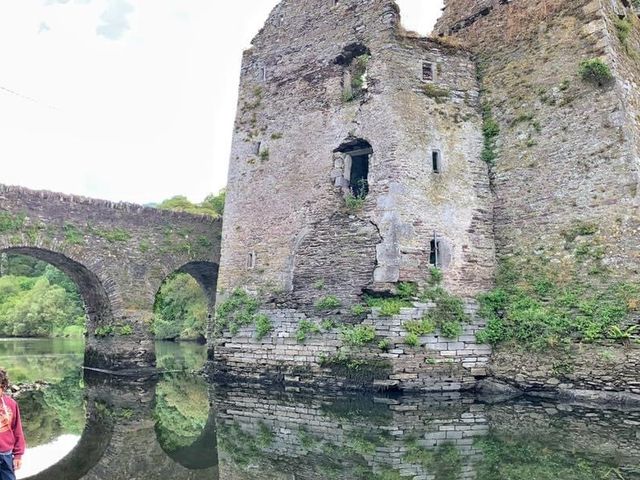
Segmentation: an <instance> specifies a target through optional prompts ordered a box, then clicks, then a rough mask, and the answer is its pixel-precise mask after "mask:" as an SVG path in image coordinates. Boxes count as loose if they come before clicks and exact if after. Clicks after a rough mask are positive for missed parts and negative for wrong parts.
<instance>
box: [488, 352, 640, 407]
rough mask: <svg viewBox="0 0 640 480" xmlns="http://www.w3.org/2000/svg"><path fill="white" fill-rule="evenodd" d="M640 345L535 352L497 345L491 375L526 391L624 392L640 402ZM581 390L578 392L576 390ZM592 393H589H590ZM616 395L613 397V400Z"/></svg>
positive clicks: (623, 398) (627, 399)
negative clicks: (639, 373) (639, 375)
mask: <svg viewBox="0 0 640 480" xmlns="http://www.w3.org/2000/svg"><path fill="white" fill-rule="evenodd" d="M639 371H640V345H634V344H632V343H629V344H628V345H626V346H624V345H618V346H615V345H609V346H606V347H605V346H599V345H580V346H575V347H573V348H571V349H568V350H566V351H557V352H545V353H535V352H531V351H526V350H518V349H517V348H514V347H500V348H498V349H496V350H495V351H494V353H493V356H492V358H491V363H490V365H489V375H490V376H491V377H492V378H495V379H496V380H499V381H502V382H505V383H508V384H510V385H512V386H514V387H516V388H518V389H520V390H522V391H524V392H529V393H551V394H558V393H559V394H561V395H564V396H573V395H575V394H576V393H578V394H579V393H580V392H579V391H591V392H593V391H599V392H611V393H615V394H622V395H620V396H619V397H618V398H619V399H620V401H621V402H631V401H633V402H634V403H636V404H640V378H639V377H638V372H639ZM576 391H578V392H576ZM590 394H591V393H587V395H590ZM615 397H616V395H612V396H611V397H610V401H611V400H613V399H615Z"/></svg>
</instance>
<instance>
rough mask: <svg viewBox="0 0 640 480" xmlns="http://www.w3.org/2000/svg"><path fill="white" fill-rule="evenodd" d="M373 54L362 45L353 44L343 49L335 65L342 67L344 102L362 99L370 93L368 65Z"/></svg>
mask: <svg viewBox="0 0 640 480" xmlns="http://www.w3.org/2000/svg"><path fill="white" fill-rule="evenodd" d="M370 58H371V52H370V51H369V49H368V48H367V47H366V45H363V44H362V43H351V44H349V45H347V46H346V47H344V48H343V49H342V53H341V54H340V55H338V56H337V57H336V59H335V63H337V64H338V65H340V66H342V100H343V101H344V102H350V101H352V100H355V99H358V98H362V97H363V96H364V95H365V93H366V92H367V91H368V88H369V87H368V80H367V77H368V65H369V60H370Z"/></svg>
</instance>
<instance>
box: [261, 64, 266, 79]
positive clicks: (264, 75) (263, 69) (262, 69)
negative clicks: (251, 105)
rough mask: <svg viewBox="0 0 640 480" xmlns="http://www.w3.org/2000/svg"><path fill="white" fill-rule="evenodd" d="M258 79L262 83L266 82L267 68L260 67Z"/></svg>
mask: <svg viewBox="0 0 640 480" xmlns="http://www.w3.org/2000/svg"><path fill="white" fill-rule="evenodd" d="M260 78H261V80H262V81H263V82H266V81H267V67H260Z"/></svg>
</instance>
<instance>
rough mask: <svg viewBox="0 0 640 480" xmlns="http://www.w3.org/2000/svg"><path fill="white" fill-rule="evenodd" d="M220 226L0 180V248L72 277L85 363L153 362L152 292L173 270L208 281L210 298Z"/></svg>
mask: <svg viewBox="0 0 640 480" xmlns="http://www.w3.org/2000/svg"><path fill="white" fill-rule="evenodd" d="M220 231H221V221H220V220H213V219H211V218H207V217H204V216H196V215H190V214H185V213H177V212H167V211H162V210H157V209H154V208H146V207H142V206H140V205H133V204H126V203H113V202H108V201H103V200H94V199H89V198H84V197H78V196H73V195H65V194H61V193H54V192H46V191H34V190H29V189H25V188H21V187H11V186H3V185H0V252H9V253H19V254H24V255H31V256H33V257H36V258H38V259H40V260H44V261H47V262H49V263H51V264H53V265H54V266H56V267H58V268H59V269H61V270H62V271H64V272H65V273H67V274H68V275H69V276H70V277H71V278H72V279H73V280H74V281H75V282H76V283H77V285H78V287H79V290H80V293H81V294H82V296H83V299H84V301H85V304H86V309H87V315H88V324H87V331H88V336H87V347H88V351H87V354H86V359H85V363H86V364H87V365H90V366H100V367H107V368H113V369H121V368H131V367H144V366H150V365H151V364H153V359H154V357H153V337H152V333H151V331H150V325H151V315H152V311H153V303H154V300H155V294H156V292H157V291H158V289H159V288H160V285H161V284H162V282H163V281H164V280H165V279H166V278H167V277H168V276H169V275H170V274H172V273H174V272H175V271H177V270H181V269H182V270H183V271H186V272H187V273H190V274H192V275H193V276H194V278H196V280H198V281H199V282H200V283H201V285H204V286H206V285H209V287H207V288H205V291H206V292H207V293H208V295H209V297H210V302H211V304H213V302H214V301H215V280H216V277H217V265H218V264H219V251H220V250H219V249H220ZM211 284H213V285H212V286H211ZM123 328H124V330H123ZM96 333H98V334H97V335H96Z"/></svg>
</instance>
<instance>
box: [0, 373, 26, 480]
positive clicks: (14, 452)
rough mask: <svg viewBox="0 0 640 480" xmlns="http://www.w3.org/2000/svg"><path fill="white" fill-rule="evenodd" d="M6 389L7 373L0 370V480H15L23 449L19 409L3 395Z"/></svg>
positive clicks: (13, 401)
mask: <svg viewBox="0 0 640 480" xmlns="http://www.w3.org/2000/svg"><path fill="white" fill-rule="evenodd" d="M8 388H9V378H8V377H7V372H5V371H4V370H2V369H0V480H16V476H15V471H16V470H18V469H19V468H20V467H21V466H22V454H23V453H24V449H25V442H24V433H23V432H22V421H21V420H20V408H18V404H17V403H16V401H15V400H14V399H13V398H11V397H10V396H9V395H6V394H5V392H6V391H7V389H8Z"/></svg>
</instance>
